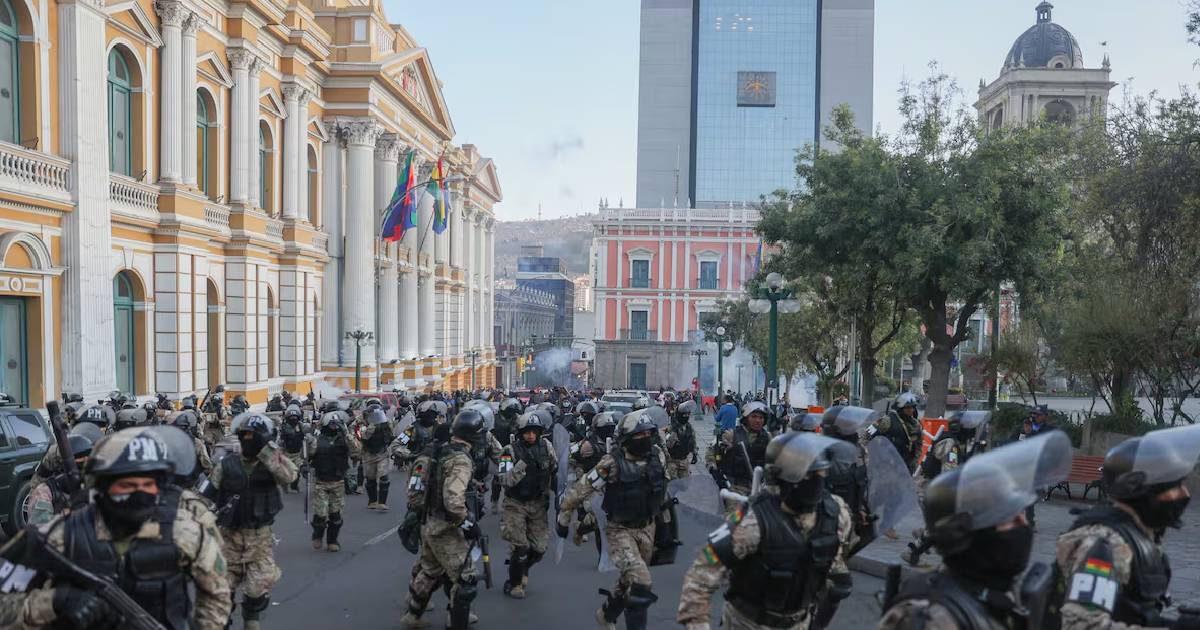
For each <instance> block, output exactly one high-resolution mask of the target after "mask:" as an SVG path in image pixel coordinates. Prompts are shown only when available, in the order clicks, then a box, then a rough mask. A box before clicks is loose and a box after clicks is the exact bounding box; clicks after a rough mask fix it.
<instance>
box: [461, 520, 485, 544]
mask: <svg viewBox="0 0 1200 630" xmlns="http://www.w3.org/2000/svg"><path fill="white" fill-rule="evenodd" d="M458 528H459V529H461V530H462V531H463V535H464V536H466V537H467V540H477V539H478V538H479V536H480V535H481V534H483V532H482V531H481V530H480V529H479V523H476V522H473V521H472V520H471V519H466V520H464V521H463V522H462V523H459V525H458Z"/></svg>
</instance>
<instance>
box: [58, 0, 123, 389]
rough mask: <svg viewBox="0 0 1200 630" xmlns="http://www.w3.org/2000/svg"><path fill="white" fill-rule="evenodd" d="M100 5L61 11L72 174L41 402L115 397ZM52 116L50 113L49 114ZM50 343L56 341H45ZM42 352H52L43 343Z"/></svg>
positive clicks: (64, 128) (62, 88)
mask: <svg viewBox="0 0 1200 630" xmlns="http://www.w3.org/2000/svg"><path fill="white" fill-rule="evenodd" d="M103 6H104V5H103V3H102V2H99V1H98V0H90V1H78V2H62V3H59V4H58V16H57V18H58V20H57V23H58V39H57V40H56V41H55V46H57V47H58V66H57V72H58V94H59V107H58V115H59V119H58V120H59V132H60V137H59V148H60V154H61V155H62V157H64V158H67V159H69V160H71V162H72V163H73V167H72V169H71V177H70V182H69V186H70V188H71V197H72V201H73V202H74V206H75V207H74V209H73V211H72V212H67V213H65V214H64V215H63V218H62V226H63V231H62V254H63V265H64V266H65V267H66V268H67V270H66V272H65V273H64V274H63V279H62V293H61V295H62V309H61V311H60V312H61V313H62V335H63V337H62V338H63V343H62V350H61V352H62V354H61V356H62V365H61V366H60V367H61V370H62V383H61V387H55V386H54V385H55V384H54V383H50V382H47V383H44V384H43V387H44V393H45V395H46V396H55V395H57V392H59V391H71V392H79V393H81V394H83V398H84V400H95V399H96V398H97V397H98V396H100V395H102V394H104V393H106V392H109V391H112V388H113V383H114V381H115V379H114V374H115V365H116V358H115V356H114V351H113V309H112V307H111V306H110V305H111V304H112V303H113V296H112V286H113V279H112V259H111V256H112V254H111V248H112V224H111V217H110V216H109V210H108V169H109V164H108V128H107V127H106V126H105V125H103V124H98V123H97V121H104V120H108V101H107V98H106V96H105V95H106V93H107V88H108V85H107V82H106V80H105V77H106V76H108V71H107V60H106V59H105V57H104V55H103V54H102V53H103V51H104V43H105V39H106V38H105V27H106V24H107V23H108V16H107V15H106V14H105V13H104V9H103ZM49 113H50V112H47V114H49ZM50 336H51V337H52V336H53V334H51V335H50ZM47 347H50V348H52V347H54V346H53V344H51V343H50V342H47Z"/></svg>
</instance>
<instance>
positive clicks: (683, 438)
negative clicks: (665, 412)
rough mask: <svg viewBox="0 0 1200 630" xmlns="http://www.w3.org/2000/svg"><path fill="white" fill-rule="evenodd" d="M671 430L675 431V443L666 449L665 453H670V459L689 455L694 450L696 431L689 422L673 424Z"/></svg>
mask: <svg viewBox="0 0 1200 630" xmlns="http://www.w3.org/2000/svg"><path fill="white" fill-rule="evenodd" d="M671 431H672V432H674V433H675V445H674V446H672V447H671V448H668V449H667V455H670V456H671V459H687V458H688V457H691V455H692V452H693V451H695V450H696V432H695V431H694V430H693V429H692V425H691V423H688V422H684V423H683V424H676V425H673V426H672V427H671Z"/></svg>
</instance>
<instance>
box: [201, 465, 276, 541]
mask: <svg viewBox="0 0 1200 630" xmlns="http://www.w3.org/2000/svg"><path fill="white" fill-rule="evenodd" d="M250 471H251V472H250V474H249V475H247V474H246V464H245V462H243V461H242V456H241V455H239V454H237V453H230V454H229V455H226V456H225V457H224V458H222V459H221V487H220V488H219V489H218V490H217V500H216V504H217V508H223V507H224V506H225V505H226V504H228V503H229V500H230V499H232V498H233V495H235V494H236V495H237V496H238V499H237V501H235V502H234V504H233V507H231V508H230V509H228V510H225V512H224V513H222V514H221V515H220V516H219V517H218V518H217V525H220V526H221V527H223V528H225V529H258V528H259V527H266V526H268V525H270V524H272V523H274V522H275V515H276V514H278V513H279V511H280V510H282V509H283V499H282V498H280V496H279V486H278V485H276V483H275V476H274V475H272V474H271V471H270V470H267V467H266V466H263V465H261V464H258V463H257V462H256V463H255V464H254V465H252V466H251V467H250Z"/></svg>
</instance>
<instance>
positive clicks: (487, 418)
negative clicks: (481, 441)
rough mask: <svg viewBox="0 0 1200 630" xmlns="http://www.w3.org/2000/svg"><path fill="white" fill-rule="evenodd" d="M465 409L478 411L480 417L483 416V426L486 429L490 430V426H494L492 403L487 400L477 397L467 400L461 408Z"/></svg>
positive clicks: (494, 416)
mask: <svg viewBox="0 0 1200 630" xmlns="http://www.w3.org/2000/svg"><path fill="white" fill-rule="evenodd" d="M467 409H474V410H475V411H478V412H479V415H480V417H482V418H483V426H484V428H486V429H487V430H488V431H491V430H492V427H494V426H496V412H495V411H494V410H493V409H492V404H491V403H489V402H488V401H486V400H479V399H475V400H471V401H468V402H467V404H465V405H463V410H464V411H465V410H467Z"/></svg>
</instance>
